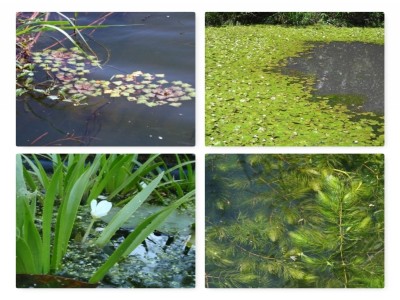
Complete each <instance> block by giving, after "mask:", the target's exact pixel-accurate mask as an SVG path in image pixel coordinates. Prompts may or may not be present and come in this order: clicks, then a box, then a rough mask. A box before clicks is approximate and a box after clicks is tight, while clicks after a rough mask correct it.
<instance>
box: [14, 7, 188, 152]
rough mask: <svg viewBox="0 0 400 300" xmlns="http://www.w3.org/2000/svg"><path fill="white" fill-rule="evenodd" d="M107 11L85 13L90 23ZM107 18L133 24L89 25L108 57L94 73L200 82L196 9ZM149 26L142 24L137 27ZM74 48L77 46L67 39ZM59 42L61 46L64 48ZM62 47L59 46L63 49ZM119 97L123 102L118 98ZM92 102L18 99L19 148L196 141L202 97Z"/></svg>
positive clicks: (44, 41) (90, 36)
mask: <svg viewBox="0 0 400 300" xmlns="http://www.w3.org/2000/svg"><path fill="white" fill-rule="evenodd" d="M101 15H103V14H101V13H80V14H79V16H78V24H89V23H90V22H92V21H93V20H96V19H97V18H98V17H99V16H101ZM103 24H115V25H129V26H122V27H109V28H99V29H96V30H95V31H94V32H93V33H92V32H91V31H89V30H86V31H84V33H85V34H86V37H87V40H88V41H89V44H90V45H91V47H92V48H93V49H94V50H95V52H96V54H97V55H98V56H99V58H100V59H101V60H103V61H104V60H106V59H107V58H109V60H108V62H107V63H106V65H104V66H103V67H102V69H100V68H97V69H92V70H91V73H90V75H89V76H88V78H89V79H96V80H109V79H110V78H111V77H112V76H113V75H115V74H130V73H132V72H134V71H142V72H143V73H151V74H165V79H166V80H168V81H169V82H171V81H183V82H185V83H188V84H191V85H192V87H193V88H194V87H195V16H194V13H115V14H112V15H111V16H109V17H107V19H106V20H105V22H104V23H103ZM130 24H141V25H130ZM53 37H58V38H59V36H57V34H54V33H51V34H47V35H43V36H42V37H41V40H40V43H39V44H38V45H37V49H34V51H40V49H43V47H44V46H47V45H49V44H51V43H54V40H53ZM64 43H65V46H66V47H70V45H68V43H67V42H64ZM57 47H58V46H57ZM57 47H56V48H57ZM114 99H115V100H114ZM87 102H88V104H89V105H81V106H73V105H71V104H70V103H63V102H53V101H49V100H48V99H43V98H42V99H34V98H33V97H32V96H30V95H27V94H25V95H23V96H21V97H19V98H17V104H16V109H17V137H16V141H17V145H18V146H29V145H33V146H45V145H64V146H75V145H84V146H88V145H91V146H193V145H194V143H195V101H194V100H190V101H184V102H183V104H182V106H180V107H172V106H168V105H163V106H157V107H147V106H146V105H143V104H137V103H135V102H129V101H127V100H126V99H124V98H109V97H103V96H97V97H90V98H89V99H88V101H87Z"/></svg>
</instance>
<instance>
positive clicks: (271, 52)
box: [206, 25, 384, 146]
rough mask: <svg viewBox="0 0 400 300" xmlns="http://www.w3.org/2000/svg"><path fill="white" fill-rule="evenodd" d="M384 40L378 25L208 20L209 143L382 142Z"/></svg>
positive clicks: (207, 91) (310, 143)
mask: <svg viewBox="0 0 400 300" xmlns="http://www.w3.org/2000/svg"><path fill="white" fill-rule="evenodd" d="M383 41H384V34H383V29H375V28H372V29H371V28H336V27H331V26H313V27H302V28H296V27H281V26H261V25H260V26H233V27H220V28H213V27H209V28H207V29H206V144H207V145H213V146H252V145H253V146H360V145H364V146H367V145H371V146H372V145H374V146H378V145H383V142H384V135H383V134H384V124H383V113H384V92H383V86H384V84H383V71H384V63H383V61H384V59H383V55H384V50H383Z"/></svg>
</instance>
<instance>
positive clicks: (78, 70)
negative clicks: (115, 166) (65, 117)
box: [24, 47, 195, 107]
mask: <svg viewBox="0 0 400 300" xmlns="http://www.w3.org/2000/svg"><path fill="white" fill-rule="evenodd" d="M32 60H33V63H34V68H33V70H32V72H29V74H26V76H24V77H28V78H31V79H30V81H29V82H30V83H31V84H32V81H33V80H34V79H35V73H40V72H41V71H44V72H46V73H47V74H48V75H50V76H51V77H52V78H53V79H54V81H53V82H51V88H50V89H47V90H38V89H34V91H36V92H42V93H43V94H47V96H48V98H49V99H57V100H58V99H61V100H62V101H64V102H71V103H73V104H74V105H83V104H87V102H85V101H88V100H89V97H90V96H91V97H97V96H103V97H104V96H108V97H110V98H125V99H126V100H128V101H132V102H136V103H138V104H145V105H147V106H148V107H154V106H160V105H170V106H173V107H179V106H181V105H182V102H184V101H188V100H192V99H194V98H195V89H194V88H193V87H192V86H191V85H190V84H188V83H183V82H182V81H172V82H169V81H167V80H166V79H165V75H164V74H150V73H143V72H142V71H134V72H132V73H130V74H115V75H113V76H112V77H111V78H110V80H95V79H88V78H87V76H88V75H89V74H90V70H91V69H92V68H100V67H101V66H100V62H99V60H98V59H97V58H96V57H95V56H93V55H84V54H83V53H82V52H81V50H80V49H78V48H77V47H73V48H71V49H66V48H59V49H55V50H54V49H52V50H50V49H47V50H44V51H40V52H33V53H32ZM27 91H28V90H26V92H27Z"/></svg>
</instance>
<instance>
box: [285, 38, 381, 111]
mask: <svg viewBox="0 0 400 300" xmlns="http://www.w3.org/2000/svg"><path fill="white" fill-rule="evenodd" d="M312 45H313V47H312V48H311V49H310V50H308V51H306V52H303V53H302V54H301V55H299V56H298V57H290V58H288V59H287V63H286V65H285V66H284V67H282V68H280V70H279V72H280V73H282V74H284V75H290V76H295V77H301V76H308V77H309V76H312V77H315V81H314V84H313V94H314V96H316V97H324V98H325V97H327V98H328V99H329V101H331V102H332V104H336V103H340V104H343V105H346V106H347V107H348V108H349V109H350V110H352V111H356V112H372V113H375V114H378V115H383V113H384V46H383V45H378V44H371V43H362V42H351V43H347V42H331V43H312Z"/></svg>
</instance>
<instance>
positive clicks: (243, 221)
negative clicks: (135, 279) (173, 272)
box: [206, 154, 384, 288]
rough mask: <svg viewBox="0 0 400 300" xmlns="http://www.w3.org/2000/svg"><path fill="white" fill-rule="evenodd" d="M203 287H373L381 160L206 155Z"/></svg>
mask: <svg viewBox="0 0 400 300" xmlns="http://www.w3.org/2000/svg"><path fill="white" fill-rule="evenodd" d="M206 170H207V172H206V173H207V178H206V195H208V198H207V199H206V211H207V215H206V222H207V228H206V284H207V286H208V287H271V288H274V287H275V288H276V287H317V288H322V287H336V288H346V287H348V288H355V287H363V288H367V287H375V288H376V287H383V286H384V178H383V174H384V159H383V155H375V154H371V155H370V154H368V155H365V154H362V155H342V154H333V155H225V156H223V155H209V156H208V157H207V160H206Z"/></svg>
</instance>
